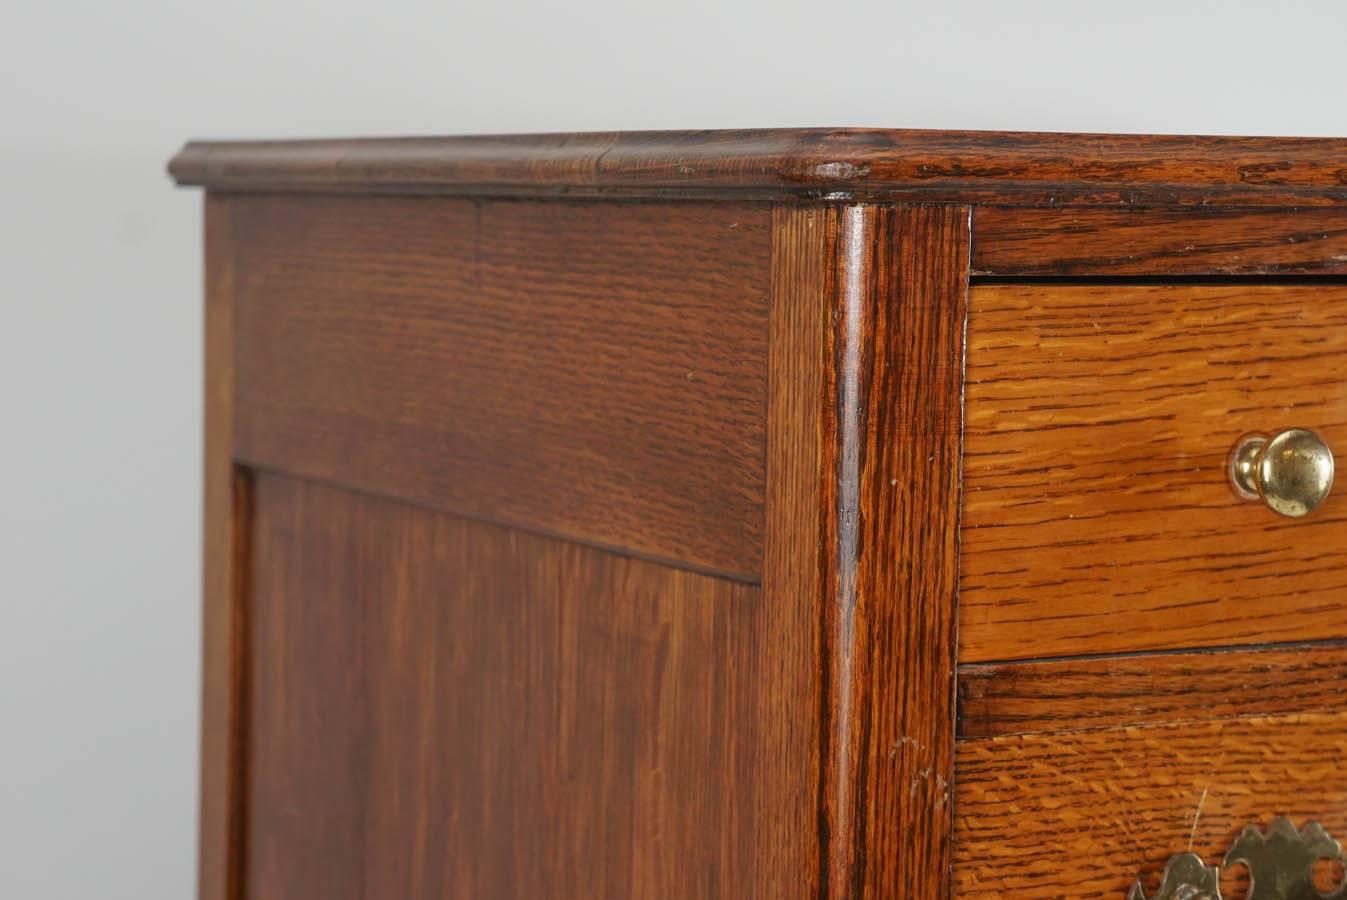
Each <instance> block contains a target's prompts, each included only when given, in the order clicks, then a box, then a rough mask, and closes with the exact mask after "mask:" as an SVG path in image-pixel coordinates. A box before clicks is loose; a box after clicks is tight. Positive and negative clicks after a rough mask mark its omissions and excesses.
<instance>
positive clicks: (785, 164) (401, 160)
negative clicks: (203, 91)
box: [169, 129, 1347, 206]
mask: <svg viewBox="0 0 1347 900" xmlns="http://www.w3.org/2000/svg"><path fill="white" fill-rule="evenodd" d="M1344 158H1347V142H1344V141H1341V140H1332V139H1322V138H1320V139H1304V138H1232V137H1192V136H1142V135H1101V134H1076V135H1065V134H1045V133H1030V132H975V131H974V132H968V131H904V130H882V129H778V130H741V131H681V132H680V131H663V132H661V131H652V132H631V133H621V132H612V133H594V134H550V135H489V136H477V137H448V138H414V139H375V140H320V141H250V142H227V141H225V142H194V143H190V144H188V145H187V146H186V147H185V148H184V149H183V150H182V152H181V153H179V154H178V155H177V156H176V157H175V158H174V160H173V161H172V163H170V165H169V171H170V173H171V174H172V175H173V176H174V177H175V178H176V179H177V181H178V183H179V184H183V185H202V186H206V187H210V188H214V189H218V190H228V191H300V190H307V191H354V192H360V193H365V192H371V191H392V192H400V193H473V192H477V193H487V194H535V195H536V194H546V195H549V196H551V195H555V194H557V193H558V192H562V191H564V192H567V193H569V194H586V193H588V194H603V195H606V196H629V197H652V196H656V197H658V196H664V197H668V196H682V197H697V196H724V195H728V194H742V193H744V192H750V193H758V194H759V195H765V196H770V197H778V198H792V197H803V198H806V199H807V198H820V197H826V198H828V199H832V200H841V199H851V200H859V199H865V198H868V199H880V198H884V199H887V200H890V201H893V200H909V201H911V200H919V201H923V202H936V201H940V202H961V203H972V202H993V203H1013V204H1018V205H1026V204H1027V205H1038V206H1060V205H1062V204H1091V203H1099V204H1106V205H1110V206H1119V205H1152V206H1153V205H1166V204H1182V205H1195V206H1203V205H1210V204H1218V205H1220V204H1225V205H1262V206H1303V205H1333V204H1338V203H1341V202H1343V201H1344V200H1347V172H1345V170H1344V167H1343V164H1342V160H1343V159H1344Z"/></svg>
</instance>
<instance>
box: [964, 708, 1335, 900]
mask: <svg viewBox="0 0 1347 900" xmlns="http://www.w3.org/2000/svg"><path fill="white" fill-rule="evenodd" d="M1344 741H1347V714H1344V713H1325V714H1306V715H1285V716H1271V717H1264V718H1245V719H1228V720H1225V721H1214V722H1201V723H1177V724H1170V725H1153V726H1146V727H1133V728H1125V727H1119V728H1110V729H1103V730H1099V731H1078V732H1069V733H1060V734H1030V735H1020V736H1015V737H1004V738H991V739H983V740H971V741H965V742H963V743H962V744H960V746H959V751H958V757H957V769H956V774H957V777H956V799H955V809H956V810H957V817H956V823H955V830H954V839H955V842H954V846H955V863H954V892H953V895H954V896H955V897H958V898H960V900H975V898H976V900H984V898H985V900H1001V898H1005V897H1015V898H1018V900H1037V898H1044V900H1047V898H1058V897H1072V898H1077V897H1112V898H1117V900H1124V898H1125V897H1127V895H1128V894H1127V892H1128V890H1129V889H1130V888H1131V886H1132V885H1133V884H1134V882H1135V881H1136V879H1137V878H1138V876H1140V877H1141V881H1142V884H1143V887H1144V889H1145V895H1146V896H1147V897H1150V898H1155V896H1156V893H1157V889H1158V887H1159V885H1160V880H1161V872H1162V870H1163V869H1164V867H1165V865H1166V863H1167V862H1168V861H1169V860H1170V858H1172V857H1173V856H1175V855H1177V854H1182V853H1185V852H1188V851H1191V852H1194V853H1196V854H1198V855H1200V856H1201V857H1202V858H1203V860H1204V861H1205V862H1206V863H1207V864H1208V865H1214V864H1218V863H1220V862H1221V859H1222V857H1223V856H1224V855H1225V854H1226V852H1227V851H1228V850H1230V849H1231V848H1232V847H1233V846H1235V844H1236V841H1238V840H1239V837H1240V834H1241V832H1242V831H1243V830H1244V829H1245V828H1246V827H1247V826H1249V825H1254V826H1256V827H1257V828H1258V829H1259V830H1265V829H1267V828H1268V827H1269V826H1270V825H1271V824H1272V822H1273V820H1274V819H1275V818H1276V817H1278V816H1286V817H1289V819H1290V820H1291V822H1292V823H1294V825H1295V826H1296V827H1298V828H1302V827H1304V826H1305V825H1306V824H1308V823H1310V822H1319V823H1320V824H1321V825H1322V826H1323V827H1324V828H1325V829H1327V831H1328V833H1329V834H1330V835H1331V836H1332V837H1335V838H1338V839H1342V838H1343V837H1344V836H1347V779H1344V778H1343V777H1342V774H1341V768H1342V748H1343V745H1344ZM1246 872H1247V870H1246V869H1245V868H1244V867H1242V866H1231V867H1229V868H1228V869H1227V870H1226V872H1225V873H1224V875H1223V878H1222V880H1223V881H1224V882H1226V883H1227V884H1228V885H1229V887H1230V888H1238V885H1239V880H1240V879H1241V878H1247V874H1246ZM1324 874H1326V875H1328V876H1329V877H1330V878H1331V877H1332V875H1333V873H1332V872H1329V873H1324ZM1337 874H1338V877H1341V876H1340V872H1339V873H1337ZM1237 895H1238V896H1243V893H1242V892H1241V891H1238V890H1230V889H1227V890H1225V891H1223V896H1227V897H1233V896H1237Z"/></svg>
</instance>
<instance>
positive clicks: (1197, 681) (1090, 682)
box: [959, 643, 1347, 738]
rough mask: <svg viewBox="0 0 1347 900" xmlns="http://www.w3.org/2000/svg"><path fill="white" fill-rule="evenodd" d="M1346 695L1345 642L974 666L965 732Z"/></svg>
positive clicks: (1052, 727)
mask: <svg viewBox="0 0 1347 900" xmlns="http://www.w3.org/2000/svg"><path fill="white" fill-rule="evenodd" d="M1344 701H1347V645H1344V644H1342V643H1332V644H1302V645H1295V646H1284V647H1267V648H1259V649H1254V650H1221V651H1219V652H1185V653H1159V654H1139V655H1127V656H1109V657H1087V658H1083V659H1077V658H1067V659H1056V660H1045V661H1042V662H1020V663H1002V664H995V663H993V664H984V665H966V666H961V667H960V669H959V735H960V736H961V737H964V738H984V737H999V736H1001V735H1007V734H1022V733H1029V732H1040V731H1074V730H1077V729H1082V728H1107V727H1115V726H1119V725H1143V724H1163V723H1166V722H1194V721H1205V720H1209V719H1221V718H1230V717H1235V716H1266V715H1274V714H1277V713H1282V712H1285V711H1286V710H1288V709H1294V710H1296V711H1298V712H1315V711H1318V710H1336V709H1340V708H1341V707H1342V705H1343V703H1344Z"/></svg>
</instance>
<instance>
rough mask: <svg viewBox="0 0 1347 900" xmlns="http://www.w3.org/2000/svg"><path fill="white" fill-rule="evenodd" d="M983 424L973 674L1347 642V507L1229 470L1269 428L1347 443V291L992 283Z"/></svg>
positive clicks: (978, 344) (976, 492)
mask: <svg viewBox="0 0 1347 900" xmlns="http://www.w3.org/2000/svg"><path fill="white" fill-rule="evenodd" d="M965 423H966V424H965V432H966V436H965V461H964V513H963V548H962V563H961V566H962V571H961V598H960V643H961V648H960V657H961V659H963V660H964V661H988V660H1001V659H1023V658H1031V657H1052V656H1072V655H1078V654H1082V653H1109V652H1121V651H1135V650H1151V649H1162V648H1176V647H1208V646H1221V645H1231V644H1241V643H1250V642H1270V641H1292V640H1304V639H1315V638H1332V637H1343V636H1347V531H1344V529H1343V525H1344V521H1345V520H1347V501H1344V500H1343V499H1342V498H1341V497H1340V496H1339V497H1334V496H1332V495H1330V496H1329V498H1328V499H1327V500H1326V501H1325V502H1324V503H1323V505H1322V506H1321V507H1320V508H1319V509H1318V510H1317V511H1316V512H1315V513H1313V514H1312V515H1310V516H1308V517H1306V518H1302V519H1283V518H1280V517H1278V516H1276V515H1274V514H1273V513H1272V512H1271V511H1270V510H1269V509H1267V508H1266V507H1264V506H1262V505H1261V504H1258V503H1248V502H1243V501H1240V500H1239V499H1237V498H1236V497H1235V496H1234V494H1233V493H1232V491H1231V490H1230V488H1229V486H1228V483H1227V477H1226V459H1227V455H1228V454H1229V452H1230V450H1231V448H1232V446H1233V445H1234V443H1235V442H1236V440H1237V439H1238V438H1239V437H1240V436H1241V435H1243V434H1246V433H1248V432H1252V431H1264V432H1268V431H1275V430H1278V429H1281V428H1286V427H1292V426H1301V427H1307V428H1311V429H1314V430H1315V431H1317V432H1318V433H1319V434H1320V435H1321V436H1322V437H1323V438H1324V439H1325V440H1326V442H1327V443H1328V444H1329V446H1330V447H1336V448H1337V449H1339V450H1340V449H1342V448H1344V447H1347V287H1339V286H1323V285H1319V286H1304V285H1286V286H1243V285H1237V286H1204V285H1186V286H1117V285H1111V286H1110V285H1097V286H1096V285H1091V286H1079V285H1060V286H1043V285H994V286H982V287H978V288H975V289H974V290H973V292H972V295H971V299H970V313H969V330H968V372H967V400H966V412H965ZM1341 490H1342V487H1341V486H1340V488H1339V491H1341Z"/></svg>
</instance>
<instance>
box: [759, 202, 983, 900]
mask: <svg viewBox="0 0 1347 900" xmlns="http://www.w3.org/2000/svg"><path fill="white" fill-rule="evenodd" d="M777 222H778V225H777V233H778V236H779V237H778V242H779V246H781V247H783V248H785V249H783V250H781V251H779V254H780V255H784V256H786V257H787V258H788V259H796V258H798V259H800V260H802V261H803V263H801V264H800V268H799V271H798V272H796V273H795V275H794V277H795V278H796V280H797V283H798V284H799V285H800V290H801V292H802V293H803V294H804V296H803V297H795V298H794V299H795V301H796V302H800V301H801V300H803V301H805V302H807V301H809V300H810V299H812V300H813V301H814V302H815V303H817V304H818V305H819V306H821V307H822V308H823V310H825V311H826V325H827V328H826V329H825V330H823V332H822V334H821V335H819V336H821V337H823V338H824V343H823V345H822V346H819V347H816V348H812V349H811V348H810V347H809V346H808V345H807V344H805V345H803V346H802V347H801V348H800V352H802V353H803V354H805V360H804V361H803V362H802V363H801V366H803V367H807V366H808V365H810V364H813V365H818V363H817V362H816V360H818V359H819V357H822V358H823V359H824V360H825V362H824V363H823V368H824V372H825V377H823V378H822V379H819V381H820V382H821V386H822V387H823V390H824V398H823V404H822V406H823V417H822V420H821V421H819V422H816V421H815V420H814V419H813V418H812V414H811V415H808V416H801V417H800V419H801V421H800V425H801V427H802V428H809V429H813V428H815V427H817V426H821V432H822V436H823V439H824V444H823V446H822V448H821V451H820V453H819V455H818V460H819V463H820V466H819V472H818V475H817V476H816V477H815V478H814V479H813V480H814V481H815V482H816V483H821V484H822V485H823V486H824V487H823V494H822V497H821V501H820V506H821V510H820V512H821V519H820V521H821V525H822V527H821V529H820V530H819V531H818V532H817V534H818V538H817V539H816V540H817V541H818V543H816V544H815V546H821V549H822V553H823V558H822V579H821V581H820V582H818V583H817V587H818V589H819V590H820V594H819V596H820V603H819V609H820V610H821V611H822V614H823V621H822V636H823V648H822V663H823V681H822V684H821V688H822V691H823V709H824V720H823V723H822V735H821V737H822V743H821V759H822V763H821V764H822V770H821V776H822V793H821V800H822V807H821V817H820V822H821V826H822V834H821V839H822V842H823V848H822V853H823V857H822V866H823V871H822V881H823V885H824V896H826V897H828V898H838V900H841V898H859V897H909V898H936V897H944V896H945V893H946V890H947V880H946V878H947V872H948V859H949V827H950V806H949V788H950V782H951V781H952V778H953V770H952V766H953V741H954V622H955V601H956V590H957V582H958V578H957V568H956V553H955V549H956V548H955V542H956V540H957V535H958V529H957V521H958V496H959V435H960V407H959V402H958V398H959V393H960V382H961V378H962V352H961V351H962V344H963V323H964V315H963V309H964V302H965V296H966V287H967V262H968V255H967V254H968V210H967V209H962V208H958V207H931V208H921V207H906V208H905V207H898V208H892V207H875V206H848V207H843V208H840V209H832V210H808V209H804V210H791V211H785V210H783V211H780V212H779V213H778V218H777ZM820 258H822V259H824V260H827V263H826V264H825V265H823V266H819V265H817V264H811V263H810V261H811V260H817V259H820ZM778 296H780V294H779V293H778ZM820 301H821V303H820ZM816 308H817V307H816ZM816 327H817V326H816V325H814V326H812V327H811V328H810V329H809V330H807V331H805V332H803V333H802V335H813V334H814V333H815V330H814V329H816ZM802 433H803V434H804V435H808V434H810V433H811V432H810V431H803V432H802ZM804 524H805V527H808V523H807V522H806V523H804ZM807 541H808V537H807V535H806V536H802V537H801V539H800V544H801V546H802V547H804V548H807V547H808V543H807ZM811 579H812V576H805V577H802V578H801V579H800V581H801V584H802V586H804V587H806V588H808V587H812V586H814V585H815V582H813V581H812V580H811Z"/></svg>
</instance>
